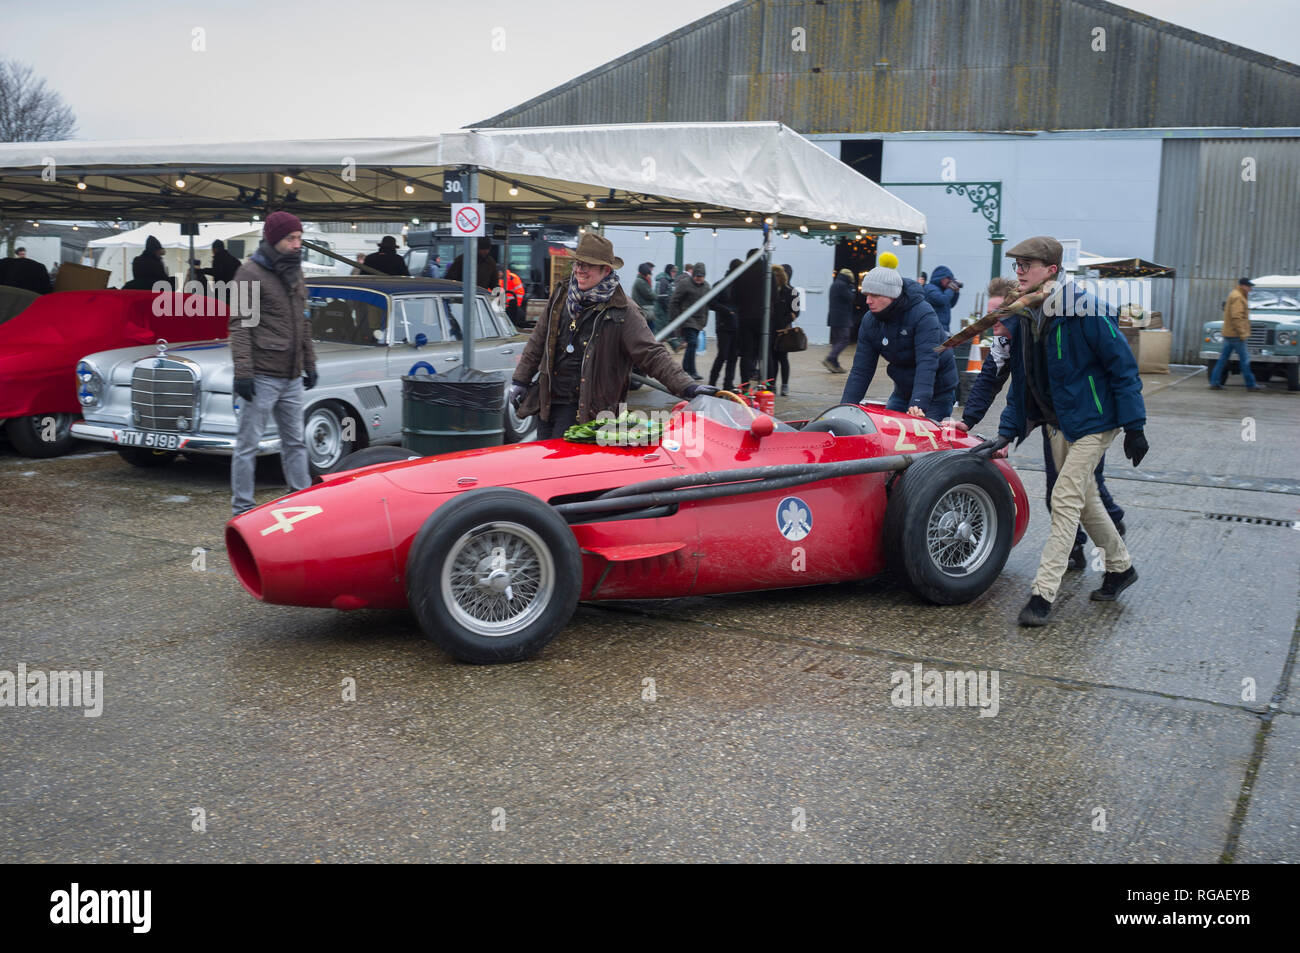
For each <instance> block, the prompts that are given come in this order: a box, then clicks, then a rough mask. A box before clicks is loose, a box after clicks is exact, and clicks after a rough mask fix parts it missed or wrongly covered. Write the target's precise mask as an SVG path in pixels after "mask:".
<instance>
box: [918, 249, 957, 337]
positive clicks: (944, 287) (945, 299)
mask: <svg viewBox="0 0 1300 953" xmlns="http://www.w3.org/2000/svg"><path fill="white" fill-rule="evenodd" d="M921 291H923V292H924V293H925V300H926V301H928V302H930V307H932V308H934V316H935V317H936V318H938V319H939V327H941V328H943V333H944V335H945V336H946V335H949V334H951V333H952V309H953V308H955V307H956V306H957V299H958V298H959V297H961V282H960V281H958V280H957V279H956V278H954V277H953V274H952V269H951V268H949V267H948V266H947V265H940V266H939V267H938V268H936V269H935V270H934V274H932V275H930V280H929V281H927V282H926V283H925V284H924V285H922V286H921Z"/></svg>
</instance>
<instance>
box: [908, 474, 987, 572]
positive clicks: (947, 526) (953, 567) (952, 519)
mask: <svg viewBox="0 0 1300 953" xmlns="http://www.w3.org/2000/svg"><path fill="white" fill-rule="evenodd" d="M997 531H998V516H997V510H996V509H995V508H994V506H993V500H992V499H991V498H990V497H989V495H988V493H986V492H985V491H984V490H983V489H982V488H981V487H978V486H975V485H973V484H970V483H962V484H960V485H959V486H955V487H953V488H952V489H951V490H949V491H948V492H947V493H945V494H944V495H943V496H942V497H940V498H939V501H938V502H937V503H935V505H934V507H933V508H932V509H931V510H930V515H929V518H928V519H927V520H926V531H925V541H926V547H927V549H928V550H929V553H930V558H931V559H932V560H933V561H934V564H935V566H937V567H938V568H939V569H940V571H942V572H944V573H947V574H948V575H950V576H965V575H969V574H970V573H973V572H975V571H976V570H977V569H979V568H980V566H982V565H984V563H985V561H986V560H987V559H988V558H989V553H990V552H992V550H993V543H994V540H995V539H996V537H997Z"/></svg>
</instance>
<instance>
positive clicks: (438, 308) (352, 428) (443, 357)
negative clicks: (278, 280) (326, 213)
mask: <svg viewBox="0 0 1300 953" xmlns="http://www.w3.org/2000/svg"><path fill="white" fill-rule="evenodd" d="M307 288H308V299H307V320H308V321H309V322H310V324H311V328H312V340H313V342H314V346H315V350H316V370H317V374H318V376H319V379H318V381H317V384H316V386H315V387H314V388H312V389H311V390H309V391H307V392H306V393H305V395H304V415H305V432H304V436H305V439H306V441H307V449H308V452H309V455H310V463H311V470H312V473H313V474H319V473H325V472H328V471H329V469H330V468H331V467H333V466H334V465H335V464H336V463H338V461H339V460H341V459H342V458H343V457H344V456H346V455H347V454H349V453H351V452H352V451H354V450H359V449H361V448H363V447H368V446H375V445H380V444H397V443H400V442H401V440H402V376H403V375H405V374H409V373H411V372H412V369H413V366H415V365H418V364H419V362H424V363H426V364H428V365H430V366H432V367H433V369H434V371H435V372H437V373H445V372H446V371H449V370H452V369H453V368H456V367H459V366H460V364H461V356H462V352H463V345H462V341H461V330H460V329H461V322H462V321H463V320H464V315H463V309H462V307H461V285H460V283H459V282H452V281H441V280H436V279H431V278H373V277H368V276H367V277H357V278H309V279H308V280H307ZM476 304H477V307H476V308H475V311H474V366H475V367H476V368H477V369H478V370H483V371H504V372H506V374H505V377H506V383H505V387H506V388H507V389H508V388H509V386H510V372H511V371H513V369H514V367H515V365H516V364H517V363H518V362H519V356H520V354H522V353H523V349H524V344H526V343H527V340H528V338H527V335H525V334H520V333H519V332H518V330H517V329H516V328H515V326H514V325H513V324H511V322H510V319H509V318H507V317H506V316H505V315H504V314H503V313H501V312H500V311H499V310H498V309H497V308H496V306H495V305H494V304H492V303H491V300H490V298H489V297H488V296H487V294H486V293H482V294H479V295H478V297H477V301H476ZM76 373H77V393H78V395H79V397H80V400H81V404H82V408H83V416H84V418H85V419H84V420H83V421H82V422H80V423H76V424H73V427H72V433H73V435H74V436H76V437H79V438H81V439H83V440H93V441H98V442H100V443H106V444H109V445H111V446H114V447H116V448H117V451H118V453H120V454H121V455H122V457H123V458H124V459H125V460H127V461H128V462H130V463H132V464H135V465H136V466H142V467H151V466H161V465H163V464H166V463H169V462H171V460H173V459H174V458H175V457H176V455H177V454H178V453H185V454H195V453H200V454H219V455H225V456H229V455H231V454H232V453H233V452H234V449H235V435H236V433H237V432H238V429H239V428H238V420H237V414H238V412H239V398H238V397H236V396H235V395H234V393H233V386H234V361H233V359H232V358H231V355H230V345H229V344H228V343H227V342H225V341H197V342H189V343H184V344H168V343H166V342H160V343H159V344H157V345H147V346H142V347H128V348H119V349H117V350H112V351H100V352H99V353H97V354H90V355H87V356H86V357H85V358H83V359H82V360H81V361H80V362H79V363H78V365H77V371H76ZM502 423H503V427H504V430H505V442H507V443H517V442H519V441H522V440H529V439H532V437H533V436H534V435H535V433H536V429H537V419H536V418H535V417H531V418H527V419H525V420H520V419H519V418H518V417H516V416H515V414H514V410H513V408H512V407H511V406H510V402H509V401H506V402H505V409H504V411H503V412H502ZM279 452H280V437H279V434H278V432H277V431H276V429H275V422H274V420H273V419H272V420H268V422H267V429H266V431H265V433H264V435H263V438H262V441H261V443H260V445H259V447H258V453H259V455H265V454H273V453H279Z"/></svg>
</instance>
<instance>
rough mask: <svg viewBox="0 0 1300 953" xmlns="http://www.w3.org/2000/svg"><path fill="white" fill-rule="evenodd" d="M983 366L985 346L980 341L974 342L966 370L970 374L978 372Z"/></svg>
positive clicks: (967, 359)
mask: <svg viewBox="0 0 1300 953" xmlns="http://www.w3.org/2000/svg"><path fill="white" fill-rule="evenodd" d="M983 366H984V359H983V348H982V346H981V345H980V344H979V342H975V343H972V344H971V346H970V357H968V358H966V372H967V373H968V374H969V373H974V374H978V373H979V372H980V369H981V368H982V367H983Z"/></svg>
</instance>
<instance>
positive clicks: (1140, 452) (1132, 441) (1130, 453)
mask: <svg viewBox="0 0 1300 953" xmlns="http://www.w3.org/2000/svg"><path fill="white" fill-rule="evenodd" d="M1150 449H1151V447H1150V446H1148V444H1147V438H1146V437H1145V436H1143V434H1142V431H1141V430H1125V431H1124V456H1126V457H1128V458H1129V459H1130V460H1132V461H1133V466H1137V465H1138V464H1139V463H1141V462H1142V458H1143V457H1145V456H1146V455H1147V451H1148V450H1150Z"/></svg>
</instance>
